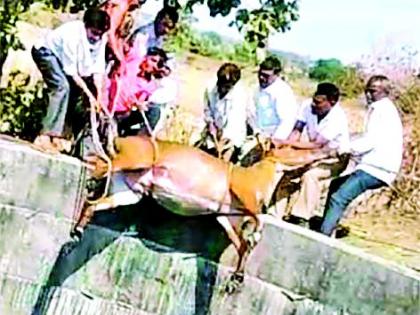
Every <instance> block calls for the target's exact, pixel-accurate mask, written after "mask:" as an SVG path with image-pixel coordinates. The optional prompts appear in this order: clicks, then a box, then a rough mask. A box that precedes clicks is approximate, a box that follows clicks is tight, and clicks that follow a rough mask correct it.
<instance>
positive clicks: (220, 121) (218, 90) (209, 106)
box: [200, 63, 247, 162]
mask: <svg viewBox="0 0 420 315" xmlns="http://www.w3.org/2000/svg"><path fill="white" fill-rule="evenodd" d="M240 78H241V70H240V69H239V67H238V66H237V65H235V64H232V63H225V64H223V65H222V66H221V67H220V68H219V70H218V71H217V82H216V83H215V84H214V83H213V84H212V85H210V87H209V88H207V89H206V90H205V93H204V122H205V128H204V131H203V133H202V139H201V141H200V143H201V145H200V147H201V148H202V149H203V150H205V151H207V152H209V153H212V154H213V155H215V156H218V157H221V158H222V157H223V158H224V159H225V160H227V161H232V162H236V161H237V158H238V155H239V153H240V149H241V146H242V145H243V142H244V141H245V137H246V113H247V110H246V109H247V108H246V102H247V99H246V90H245V88H244V86H243V85H242V84H241V82H240Z"/></svg>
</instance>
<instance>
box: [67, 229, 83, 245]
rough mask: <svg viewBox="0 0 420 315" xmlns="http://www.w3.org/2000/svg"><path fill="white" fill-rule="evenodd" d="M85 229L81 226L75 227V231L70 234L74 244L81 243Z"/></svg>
mask: <svg viewBox="0 0 420 315" xmlns="http://www.w3.org/2000/svg"><path fill="white" fill-rule="evenodd" d="M84 231H85V229H84V228H82V227H81V226H75V227H74V229H73V230H72V231H71V232H70V237H71V239H72V240H73V241H74V242H80V240H81V239H82V236H83V233H84Z"/></svg>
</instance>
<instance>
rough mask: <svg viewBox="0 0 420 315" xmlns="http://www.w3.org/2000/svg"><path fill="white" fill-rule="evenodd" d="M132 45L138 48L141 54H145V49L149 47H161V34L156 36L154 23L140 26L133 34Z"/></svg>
mask: <svg viewBox="0 0 420 315" xmlns="http://www.w3.org/2000/svg"><path fill="white" fill-rule="evenodd" d="M131 36H132V37H133V46H134V47H136V49H139V52H140V53H141V55H142V56H144V55H146V53H147V49H149V48H150V47H158V48H163V43H164V41H163V36H159V37H158V36H156V32H155V23H154V22H151V23H149V24H146V25H143V26H140V27H139V28H137V29H136V30H135V31H134V32H133V34H132V35H131Z"/></svg>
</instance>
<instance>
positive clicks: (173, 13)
mask: <svg viewBox="0 0 420 315" xmlns="http://www.w3.org/2000/svg"><path fill="white" fill-rule="evenodd" d="M178 20H179V14H178V12H177V10H176V8H174V7H164V8H163V9H162V10H160V11H159V12H158V13H157V15H156V17H155V19H154V21H153V22H151V23H149V24H146V25H143V26H140V27H138V28H137V29H136V30H134V32H133V33H132V35H131V36H130V38H129V40H128V41H129V44H130V46H134V47H136V48H138V47H140V48H141V49H140V52H143V53H142V54H143V55H145V54H146V51H147V49H149V48H151V47H158V48H164V47H163V44H164V41H165V38H166V36H167V35H168V34H170V33H171V32H173V31H174V29H175V27H176V24H177V23H178Z"/></svg>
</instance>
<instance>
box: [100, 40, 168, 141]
mask: <svg viewBox="0 0 420 315" xmlns="http://www.w3.org/2000/svg"><path fill="white" fill-rule="evenodd" d="M166 61H167V57H166V53H165V51H164V50H162V49H160V48H156V47H152V48H150V49H149V50H148V51H147V54H146V56H145V57H143V58H141V59H133V60H130V62H129V63H127V66H128V68H129V69H130V71H128V72H125V73H123V75H122V76H121V77H118V80H119V82H120V86H119V91H118V93H117V91H116V87H117V86H116V84H115V83H116V82H115V80H113V79H111V80H110V82H109V91H110V93H109V94H110V102H109V107H108V110H109V111H110V112H111V113H115V118H116V120H117V121H118V125H119V130H120V132H119V133H120V134H121V135H129V134H132V133H133V132H135V133H137V131H133V130H132V127H133V125H137V124H140V131H139V132H142V133H147V130H146V128H147V127H146V125H145V122H144V121H143V116H142V115H141V113H139V111H144V112H145V116H146V118H147V120H148V123H150V127H151V129H152V130H153V129H154V127H155V125H156V124H157V122H158V120H159V117H160V108H159V107H158V106H154V107H153V108H149V101H150V100H151V97H152V95H153V94H154V93H155V92H156V91H157V90H158V89H159V84H158V82H157V80H156V79H160V78H161V76H162V75H164V74H165V73H164V70H165V62H166ZM156 99H157V97H155V98H154V100H156Z"/></svg>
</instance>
